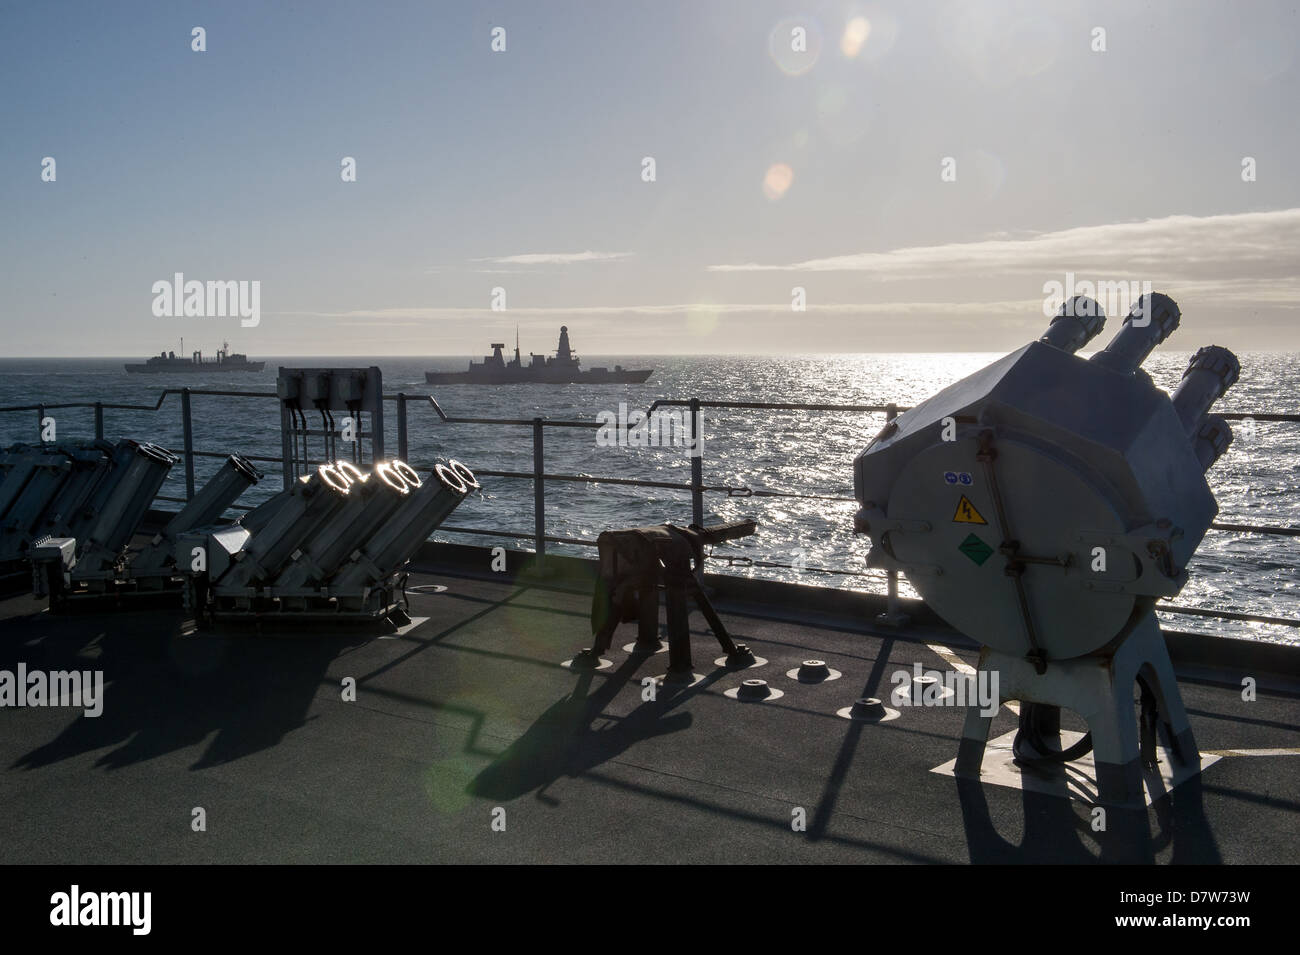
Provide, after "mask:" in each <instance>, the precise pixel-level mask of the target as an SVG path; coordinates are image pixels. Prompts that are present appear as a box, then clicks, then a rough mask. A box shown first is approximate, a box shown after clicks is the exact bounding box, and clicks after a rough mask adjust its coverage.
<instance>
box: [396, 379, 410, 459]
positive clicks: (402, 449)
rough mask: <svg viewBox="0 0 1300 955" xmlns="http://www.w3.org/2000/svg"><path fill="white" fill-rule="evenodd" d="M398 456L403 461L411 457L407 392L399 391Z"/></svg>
mask: <svg viewBox="0 0 1300 955" xmlns="http://www.w3.org/2000/svg"><path fill="white" fill-rule="evenodd" d="M397 456H398V457H399V458H401V459H402V460H403V461H406V460H407V458H408V457H409V452H408V451H407V448H406V394H405V393H404V392H400V391H399V392H398V393H397Z"/></svg>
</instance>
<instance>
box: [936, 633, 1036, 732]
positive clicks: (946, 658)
mask: <svg viewBox="0 0 1300 955" xmlns="http://www.w3.org/2000/svg"><path fill="white" fill-rule="evenodd" d="M926 646H927V647H929V648H930V649H931V650H933V651H934V652H935V653H936V654H937V655H938V657H939V659H941V660H943V662H944V663H946V664H948V666H950V667H952V668H953V669H954V670H956V671H957V672H958V673H960V674H961V675H962V676H974V675H975V668H974V667H973V666H971V665H970V664H969V663H967V662H966V661H965V660H963V659H962V658H961V657H959V656H957V654H955V653H953V652H952V651H951V650H949V649H948V648H947V647H945V646H944V645H943V644H942V643H927V644H926ZM1002 705H1003V706H1005V707H1006V708H1007V709H1009V710H1010V711H1011V712H1012V713H1015V714H1016V715H1017V716H1019V715H1020V704H1019V703H1016V702H1009V703H1003V704H1002Z"/></svg>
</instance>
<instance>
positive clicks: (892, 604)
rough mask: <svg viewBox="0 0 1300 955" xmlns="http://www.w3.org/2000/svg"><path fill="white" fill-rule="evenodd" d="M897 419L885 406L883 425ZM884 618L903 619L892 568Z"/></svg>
mask: <svg viewBox="0 0 1300 955" xmlns="http://www.w3.org/2000/svg"><path fill="white" fill-rule="evenodd" d="M897 417H898V405H896V404H894V403H893V402H892V401H891V402H889V403H888V404H887V405H885V423H886V424H888V423H889V422H890V421H893V420H894V419H895V418H897ZM885 618H886V620H887V621H889V622H898V621H901V620H903V619H904V616H903V612H902V610H900V609H899V606H898V571H897V570H895V569H894V568H892V567H890V568H889V569H888V570H887V571H886V572H885Z"/></svg>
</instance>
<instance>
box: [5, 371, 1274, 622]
mask: <svg viewBox="0 0 1300 955" xmlns="http://www.w3.org/2000/svg"><path fill="white" fill-rule="evenodd" d="M171 395H178V396H179V397H180V404H181V432H182V441H183V444H184V451H183V452H182V454H181V455H180V456H181V457H182V458H183V459H184V461H185V494H186V496H185V497H184V498H178V497H170V496H165V495H161V494H160V495H158V496H157V498H156V500H159V501H166V502H170V503H179V504H184V503H186V502H187V501H188V500H189V498H191V497H193V495H194V485H195V481H194V460H195V458H198V457H213V458H224V457H226V454H227V452H224V451H207V450H201V449H197V448H195V447H194V425H193V411H192V399H193V397H195V396H203V397H220V398H254V399H274V400H276V401H277V402H278V401H279V396H278V395H277V394H276V393H275V392H266V391H226V390H212V389H199V388H167V389H164V390H163V391H162V392H161V393H160V394H159V395H158V400H157V401H156V402H155V403H154V404H153V405H147V404H121V403H109V402H100V401H93V402H91V401H83V402H62V403H38V404H30V405H10V406H5V407H0V413H15V412H29V411H35V412H37V420H38V427H41V426H43V422H44V420H45V417H46V415H47V413H48V412H49V411H53V410H60V409H66V408H88V409H93V410H94V422H95V437H96V438H99V439H102V438H103V437H104V412H105V411H132V412H155V413H156V412H158V411H159V410H161V409H162V406H163V404H164V402H165V401H166V400H167V398H168V397H169V396H171ZM383 400H384V401H386V402H394V403H396V406H397V415H396V422H397V456H398V457H399V458H401V459H402V460H405V461H408V462H409V463H412V464H413V465H416V466H418V462H412V461H410V447H409V413H410V407H411V406H412V405H415V406H416V407H419V408H426V409H428V410H430V411H432V412H433V413H435V414H436V415H437V417H438V419H439V420H440V421H441V422H442V423H443V424H449V425H461V424H468V425H489V426H494V427H526V428H530V429H531V431H532V439H533V462H532V463H533V467H532V470H531V471H503V470H492V469H475V474H477V475H478V476H480V477H495V478H501V479H504V480H525V481H531V482H532V484H533V533H532V534H525V533H520V532H516V531H506V530H502V529H500V528H482V527H463V526H451V525H443V526H441V527H440V528H438V530H439V531H443V532H446V533H452V534H466V535H483V536H490V537H497V538H501V537H507V538H511V539H515V540H521V541H527V540H531V541H532V543H533V548H534V551H535V552H536V554H537V555H538V556H539V557H544V556H545V554H546V545H547V544H548V543H555V544H567V545H571V546H583V547H595V546H596V542H595V541H594V540H588V539H584V538H573V537H558V536H554V535H551V534H547V533H546V513H545V505H546V485H547V483H548V482H562V483H563V482H570V483H586V484H613V485H622V486H631V487H645V488H658V489H666V490H674V491H682V492H686V493H689V494H690V497H691V520H692V523H694V524H700V525H702V524H703V523H704V495H705V494H707V493H725V494H726V495H727V497H729V498H733V497H742V498H748V497H759V498H766V497H772V498H795V499H801V500H817V501H834V502H843V503H856V500H855V499H854V498H853V497H847V496H843V495H834V494H803V493H799V492H795V491H779V490H764V489H758V490H756V489H754V488H750V487H745V486H739V487H737V486H731V485H725V484H723V485H710V484H705V483H704V455H703V446H702V442H700V441H699V440H698V439H699V437H700V436H701V435H702V431H703V426H702V416H701V412H702V411H703V409H705V408H712V409H728V410H741V411H743V410H762V411H798V412H804V413H808V412H819V413H820V412H836V413H845V412H847V413H857V414H883V415H884V416H885V421H886V423H888V422H889V421H892V420H893V419H894V418H896V417H897V416H898V415H899V414H901V413H902V412H904V411H907V410H908V408H907V407H905V406H901V405H897V404H894V403H892V402H891V403H887V404H882V405H875V404H826V403H810V404H805V403H793V402H767V401H703V400H700V399H699V398H672V399H668V398H664V399H658V400H656V401H654V402H653V403H652V404H651V405H650V406H649V408H647V409H646V411H645V417H644V420H649V419H650V417H651V416H652V415H653V414H654V413H655V411H656V410H657V409H659V408H663V407H682V408H686V409H689V420H690V438H691V442H692V444H691V445H690V448H691V454H690V465H691V480H690V482H689V483H684V482H680V481H656V480H643V479H637V478H620V477H602V476H595V475H585V474H550V473H547V471H546V468H545V432H546V429H547V428H561V429H566V428H567V429H572V428H579V429H588V430H597V429H599V428H601V427H602V424H601V422H598V421H581V420H565V419H556V418H544V417H532V418H482V417H464V416H456V415H448V414H447V413H446V412H445V411H444V410H443V409H442V407H441V406H440V405H439V404H438V402H437V400H436V399H435V398H434V397H433V396H432V395H427V394H421V395H408V394H406V393H404V392H399V393H397V394H391V395H384V396H383ZM1221 414H1222V416H1223V417H1224V418H1227V419H1230V420H1248V419H1249V420H1253V421H1266V422H1287V423H1300V414H1291V413H1273V412H1261V413H1252V412H1222V413H1221ZM243 456H244V457H245V458H247V459H248V460H250V461H255V462H259V463H269V464H278V465H280V467H281V469H282V470H285V469H287V468H288V466H289V463H288V461H286V460H285V459H283V458H277V457H268V456H266V455H253V454H246V455H243ZM232 509H233V510H245V511H246V510H249V509H250V508H248V507H245V506H240V505H234V506H233V507H232ZM1210 527H1211V529H1213V530H1217V531H1226V532H1236V533H1252V534H1264V535H1270V536H1279V537H1300V527H1281V526H1276V525H1263V524H1247V523H1240V522H1222V523H1221V522H1214V523H1212V524H1211V525H1210ZM726 560H727V561H728V564H729V565H731V566H746V567H768V568H784V569H795V568H794V566H793V565H790V564H781V563H777V562H773V561H760V560H754V559H753V558H750V557H731V558H726ZM798 569H800V570H802V571H807V572H813V573H820V574H826V575H835V576H843V577H857V578H870V579H877V580H879V579H883V580H885V583H886V595H887V600H888V604H887V606H888V611H889V612H890V613H894V612H896V611H897V609H898V606H899V605H898V599H899V589H898V583H899V582H898V574H897V572H896V571H892V570H890V571H887V572H886V573H884V574H871V573H864V572H862V571H855V570H848V569H844V568H825V567H807V566H802V567H800V568H798ZM1157 609H1158V610H1160V611H1163V612H1168V613H1177V614H1186V615H1189V616H1199V617H1213V618H1217V619H1221V620H1233V621H1242V622H1251V623H1265V624H1274V625H1278V626H1287V627H1294V628H1300V619H1295V618H1291V617H1278V616H1270V615H1263V614H1243V613H1237V612H1232V611H1226V610H1209V609H1206V608H1203V607H1188V606H1183V605H1180V604H1160V605H1159V606H1158V607H1157Z"/></svg>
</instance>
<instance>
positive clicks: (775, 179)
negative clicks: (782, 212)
mask: <svg viewBox="0 0 1300 955" xmlns="http://www.w3.org/2000/svg"><path fill="white" fill-rule="evenodd" d="M793 182H794V170H793V169H791V168H790V167H789V166H787V165H786V164H785V163H783V162H778V163H773V164H772V165H771V166H769V167H768V170H767V175H765V176H764V177H763V195H765V196H767V197H768V198H769V199H771V200H772V201H773V202H775V201H776V200H777V199H780V198H781V197H782V196H784V195H785V193H786V190H787V189H789V188H790V185H791V184H792V183H793Z"/></svg>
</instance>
